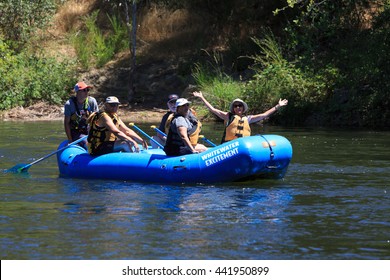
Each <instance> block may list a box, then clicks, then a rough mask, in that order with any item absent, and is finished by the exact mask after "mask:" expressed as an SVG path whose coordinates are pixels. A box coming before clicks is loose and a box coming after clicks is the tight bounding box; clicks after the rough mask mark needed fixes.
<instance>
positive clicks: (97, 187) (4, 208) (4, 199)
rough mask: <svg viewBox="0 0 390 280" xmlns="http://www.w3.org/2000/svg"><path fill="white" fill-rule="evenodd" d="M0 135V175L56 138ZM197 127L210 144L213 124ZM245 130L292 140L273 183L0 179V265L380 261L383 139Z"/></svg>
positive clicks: (45, 129) (48, 170)
mask: <svg viewBox="0 0 390 280" xmlns="http://www.w3.org/2000/svg"><path fill="white" fill-rule="evenodd" d="M0 126H1V130H2V131H3V132H4V133H3V134H2V136H0V144H1V145H0V159H1V166H0V168H1V169H2V170H7V169H9V168H10V167H12V166H14V165H16V164H18V163H30V162H32V161H34V160H36V159H37V158H40V157H42V156H44V155H46V154H48V153H50V152H51V151H53V150H55V149H56V148H57V146H58V144H59V143H60V142H61V141H62V140H63V139H64V138H65V135H64V133H63V131H62V125H61V123H60V122H49V123H47V122H46V123H18V124H17V125H15V123H12V124H9V123H8V124H7V123H2V124H0ZM15 127H16V129H15V130H14V128H15ZM148 127H149V125H145V126H144V127H143V128H144V129H145V131H147V132H148V133H150V134H151V131H149V130H148ZM204 127H205V135H207V137H208V138H210V139H211V140H212V141H213V142H217V143H218V141H219V140H218V137H219V136H220V135H219V134H218V133H217V132H218V131H221V127H220V126H219V124H216V125H211V124H210V126H208V124H206V125H204ZM256 129H258V132H261V133H263V132H264V133H274V134H280V135H283V136H285V137H287V138H288V139H290V141H291V142H292V144H293V148H294V155H293V161H292V162H291V164H290V167H289V169H288V171H287V174H286V176H285V178H284V179H281V180H257V181H252V182H245V183H232V184H223V185H217V184H215V185H159V184H141V183H134V182H124V181H101V180H77V179H66V178H60V177H59V176H58V170H57V165H56V159H55V156H53V157H51V158H48V159H47V160H45V161H42V162H40V163H39V164H37V165H36V166H35V165H34V166H32V167H31V168H30V170H29V173H22V174H11V173H0V178H1V179H0V199H1V203H0V210H1V212H0V213H1V214H0V216H1V219H0V235H1V245H0V246H1V247H0V248H1V250H0V256H1V258H2V259H389V258H390V255H389V252H390V250H389V246H390V241H389V236H388V232H389V231H388V229H389V226H390V218H389V215H388V213H389V210H390V204H389V193H388V192H389V183H388V182H389V174H390V172H389V171H390V165H389V161H390V157H388V155H389V154H388V152H387V147H388V146H389V145H388V144H389V140H388V139H389V136H390V134H389V133H388V132H370V131H349V132H348V131H328V130H313V129H302V128H295V129H285V128H280V127H265V128H261V127H255V129H254V130H256ZM215 131H217V132H215ZM368 151H369V152H368Z"/></svg>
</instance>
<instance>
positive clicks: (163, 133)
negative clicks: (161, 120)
mask: <svg viewBox="0 0 390 280" xmlns="http://www.w3.org/2000/svg"><path fill="white" fill-rule="evenodd" d="M150 128H153V129H154V130H155V131H156V132H158V133H160V134H161V135H162V136H164V137H167V134H166V133H165V132H163V131H161V130H160V129H158V128H157V127H156V126H155V125H151V126H150Z"/></svg>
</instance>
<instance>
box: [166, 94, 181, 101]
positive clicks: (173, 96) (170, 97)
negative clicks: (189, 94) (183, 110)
mask: <svg viewBox="0 0 390 280" xmlns="http://www.w3.org/2000/svg"><path fill="white" fill-rule="evenodd" d="M177 99H179V96H178V95H177V94H174V93H173V94H170V95H169V96H168V102H169V101H173V100H177Z"/></svg>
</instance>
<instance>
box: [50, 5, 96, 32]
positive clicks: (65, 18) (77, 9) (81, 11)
mask: <svg viewBox="0 0 390 280" xmlns="http://www.w3.org/2000/svg"><path fill="white" fill-rule="evenodd" d="M95 2H96V0H70V1H68V2H66V3H65V4H64V5H63V6H61V8H60V9H59V10H58V12H57V14H56V15H55V19H54V22H55V32H57V33H58V34H57V35H60V34H64V33H68V32H71V31H73V30H78V29H79V28H80V25H81V24H82V21H81V17H83V16H85V15H87V14H89V13H90V11H91V7H93V5H94V3H95Z"/></svg>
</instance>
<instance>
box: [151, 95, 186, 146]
mask: <svg viewBox="0 0 390 280" xmlns="http://www.w3.org/2000/svg"><path fill="white" fill-rule="evenodd" d="M178 99H179V96H178V95H177V94H174V93H173V94H170V95H169V96H168V102H167V107H168V111H167V112H166V113H165V114H164V116H163V117H162V118H161V121H160V125H159V126H158V129H159V130H160V131H162V132H164V133H165V134H168V131H169V127H170V125H171V120H172V117H173V116H174V114H175V112H176V100H178ZM168 119H169V120H168ZM153 139H154V140H156V141H157V142H158V143H160V144H161V145H163V146H164V145H165V141H166V140H167V137H166V136H164V135H162V134H161V133H159V132H157V134H156V135H155V136H153ZM150 144H151V145H152V148H158V146H157V144H156V143H154V142H153V141H151V142H150Z"/></svg>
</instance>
